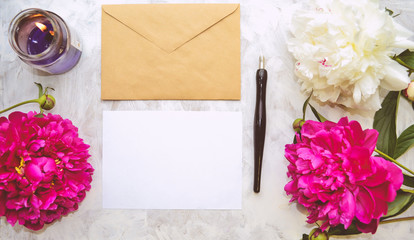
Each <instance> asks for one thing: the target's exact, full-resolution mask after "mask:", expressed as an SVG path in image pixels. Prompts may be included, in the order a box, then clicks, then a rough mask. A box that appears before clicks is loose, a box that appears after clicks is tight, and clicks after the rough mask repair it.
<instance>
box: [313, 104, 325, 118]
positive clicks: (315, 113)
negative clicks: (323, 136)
mask: <svg viewBox="0 0 414 240" xmlns="http://www.w3.org/2000/svg"><path fill="white" fill-rule="evenodd" d="M309 106H310V108H311V110H312V112H313V115H315V117H316V118H317V119H318V121H319V122H325V121H327V119H326V118H325V117H324V116H322V115H321V114H320V113H318V111H316V109H315V108H314V107H313V106H312V105H311V104H309Z"/></svg>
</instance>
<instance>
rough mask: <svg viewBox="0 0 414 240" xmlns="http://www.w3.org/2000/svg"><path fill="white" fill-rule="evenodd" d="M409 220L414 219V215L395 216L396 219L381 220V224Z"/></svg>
mask: <svg viewBox="0 0 414 240" xmlns="http://www.w3.org/2000/svg"><path fill="white" fill-rule="evenodd" d="M409 220H414V216H411V217H402V218H394V219H390V220H384V221H381V222H380V224H384V223H393V222H402V221H409Z"/></svg>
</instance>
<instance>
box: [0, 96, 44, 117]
mask: <svg viewBox="0 0 414 240" xmlns="http://www.w3.org/2000/svg"><path fill="white" fill-rule="evenodd" d="M27 103H39V104H40V101H39V99H32V100H28V101H24V102H21V103H18V104H16V105H13V106H11V107H9V108H6V109H4V110H1V111H0V114H1V113H4V112H7V111H9V110H11V109H13V108H15V107H18V106H21V105H24V104H27Z"/></svg>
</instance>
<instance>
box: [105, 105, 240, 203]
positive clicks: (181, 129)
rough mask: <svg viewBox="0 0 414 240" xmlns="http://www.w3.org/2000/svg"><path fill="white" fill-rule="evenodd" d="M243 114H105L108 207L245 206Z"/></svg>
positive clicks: (124, 112) (132, 112) (157, 112)
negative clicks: (243, 200) (242, 191)
mask: <svg viewBox="0 0 414 240" xmlns="http://www.w3.org/2000/svg"><path fill="white" fill-rule="evenodd" d="M241 119H242V118H241V113H240V112H197V111H194V112H184V111H177V112H175V111H174V112H173V111H172V112H168V111H167V112H165V111H104V112H103V207H104V208H118V209H241V189H242V184H241V176H242V175H241V174H242V120H241Z"/></svg>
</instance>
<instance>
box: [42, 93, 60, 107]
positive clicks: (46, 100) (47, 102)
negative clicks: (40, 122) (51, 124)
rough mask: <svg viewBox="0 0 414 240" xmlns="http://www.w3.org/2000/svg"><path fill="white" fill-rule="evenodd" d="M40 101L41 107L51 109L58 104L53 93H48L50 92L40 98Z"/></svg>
mask: <svg viewBox="0 0 414 240" xmlns="http://www.w3.org/2000/svg"><path fill="white" fill-rule="evenodd" d="M39 101H40V107H41V108H42V109H44V110H50V109H52V108H53V107H54V106H55V104H56V100H55V98H54V97H53V96H52V95H48V94H43V95H42V96H41V97H40V98H39Z"/></svg>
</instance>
